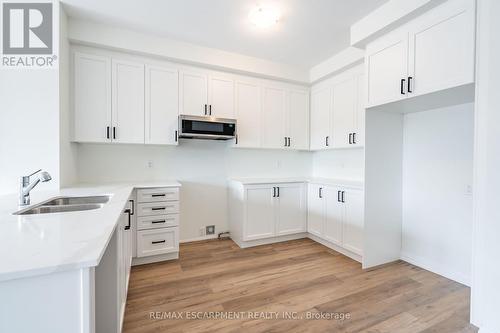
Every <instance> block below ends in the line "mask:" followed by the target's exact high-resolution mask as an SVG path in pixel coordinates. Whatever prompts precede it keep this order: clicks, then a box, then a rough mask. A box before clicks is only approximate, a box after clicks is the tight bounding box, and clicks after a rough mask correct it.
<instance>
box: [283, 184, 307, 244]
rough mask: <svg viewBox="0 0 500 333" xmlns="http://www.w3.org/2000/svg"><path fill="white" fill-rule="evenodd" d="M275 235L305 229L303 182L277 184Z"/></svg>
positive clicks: (298, 231) (294, 232) (303, 230)
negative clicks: (277, 202)
mask: <svg viewBox="0 0 500 333" xmlns="http://www.w3.org/2000/svg"><path fill="white" fill-rule="evenodd" d="M277 189H278V190H277V200H278V201H279V204H278V205H277V208H276V210H277V213H276V214H277V221H276V223H277V224H276V235H277V236H282V235H289V234H296V233H300V232H305V231H306V210H307V209H306V197H305V196H306V193H305V185H304V184H303V183H293V184H279V185H278V187H277Z"/></svg>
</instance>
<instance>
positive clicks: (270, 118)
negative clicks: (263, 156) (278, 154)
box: [262, 85, 288, 148]
mask: <svg viewBox="0 0 500 333" xmlns="http://www.w3.org/2000/svg"><path fill="white" fill-rule="evenodd" d="M262 94H263V96H262V147H263V148H284V147H286V146H287V142H288V141H287V140H286V138H285V126H286V125H285V119H286V118H285V97H286V90H285V89H284V88H281V87H274V86H273V87H271V86H267V85H264V86H263V88H262ZM285 141H286V142H285Z"/></svg>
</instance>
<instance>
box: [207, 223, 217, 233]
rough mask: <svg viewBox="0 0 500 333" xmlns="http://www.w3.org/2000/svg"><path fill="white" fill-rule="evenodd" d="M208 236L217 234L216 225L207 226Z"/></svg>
mask: <svg viewBox="0 0 500 333" xmlns="http://www.w3.org/2000/svg"><path fill="white" fill-rule="evenodd" d="M206 234H207V235H213V234H215V226H214V225H207V226H206Z"/></svg>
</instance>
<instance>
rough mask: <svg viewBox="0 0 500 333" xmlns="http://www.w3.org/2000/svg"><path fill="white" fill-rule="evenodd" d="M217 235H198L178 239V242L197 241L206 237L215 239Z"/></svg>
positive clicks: (206, 238)
mask: <svg viewBox="0 0 500 333" xmlns="http://www.w3.org/2000/svg"><path fill="white" fill-rule="evenodd" d="M217 237H218V235H205V236H200V237H195V238H189V239H182V240H180V241H179V243H189V242H199V241H203V240H208V239H215V238H217Z"/></svg>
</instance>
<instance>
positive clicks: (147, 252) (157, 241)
mask: <svg viewBox="0 0 500 333" xmlns="http://www.w3.org/2000/svg"><path fill="white" fill-rule="evenodd" d="M171 252H179V228H178V227H170V228H161V229H151V230H139V231H137V256H138V257H147V256H154V255H158V254H164V253H171Z"/></svg>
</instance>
